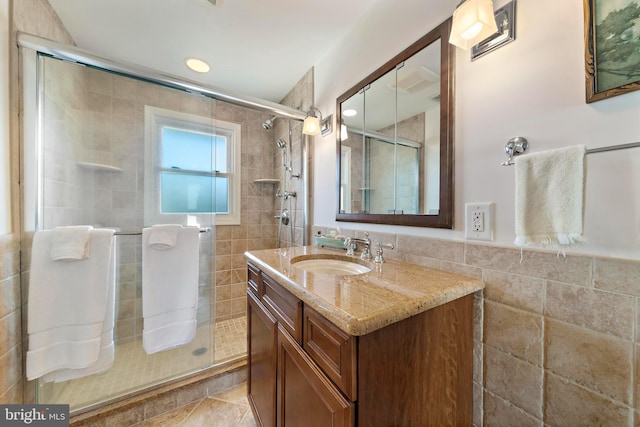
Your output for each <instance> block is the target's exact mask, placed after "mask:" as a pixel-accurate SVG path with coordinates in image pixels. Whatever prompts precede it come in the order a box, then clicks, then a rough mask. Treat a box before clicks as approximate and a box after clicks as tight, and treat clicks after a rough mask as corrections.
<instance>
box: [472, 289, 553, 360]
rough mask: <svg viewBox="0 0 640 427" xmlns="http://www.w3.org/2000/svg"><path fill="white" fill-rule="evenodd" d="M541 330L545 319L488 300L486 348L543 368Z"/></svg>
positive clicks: (486, 305) (485, 311) (485, 334)
mask: <svg viewBox="0 0 640 427" xmlns="http://www.w3.org/2000/svg"><path fill="white" fill-rule="evenodd" d="M542 330H543V326H542V316H539V315H536V314H533V313H529V312H526V311H522V310H516V309H513V308H511V307H508V306H506V305H502V304H498V303H494V302H491V301H489V300H485V305H484V342H485V344H487V345H490V346H492V347H494V348H497V349H499V350H501V351H503V352H505V353H509V354H513V355H514V356H516V357H519V358H521V359H524V360H526V361H528V362H530V363H533V364H534V365H538V366H542V344H543V343H542ZM485 347H486V346H485ZM485 368H486V364H485Z"/></svg>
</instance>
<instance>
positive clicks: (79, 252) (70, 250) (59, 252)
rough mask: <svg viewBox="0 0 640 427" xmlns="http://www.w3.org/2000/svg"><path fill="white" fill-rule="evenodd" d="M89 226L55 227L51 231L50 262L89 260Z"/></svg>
mask: <svg viewBox="0 0 640 427" xmlns="http://www.w3.org/2000/svg"><path fill="white" fill-rule="evenodd" d="M91 230H93V227H91V226H90V225H77V226H68V227H56V228H54V230H53V241H52V243H51V260H52V261H77V260H81V259H85V258H89V256H90V255H91V253H90V248H91V245H90V244H89V240H90V238H91Z"/></svg>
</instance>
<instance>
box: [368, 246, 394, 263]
mask: <svg viewBox="0 0 640 427" xmlns="http://www.w3.org/2000/svg"><path fill="white" fill-rule="evenodd" d="M382 248H387V249H395V246H393V243H381V242H376V257H375V258H374V259H373V262H375V263H376V264H382V263H383V262H384V257H383V256H382Z"/></svg>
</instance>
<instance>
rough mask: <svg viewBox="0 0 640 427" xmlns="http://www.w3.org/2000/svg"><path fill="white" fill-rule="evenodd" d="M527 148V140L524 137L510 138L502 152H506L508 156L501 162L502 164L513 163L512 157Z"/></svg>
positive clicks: (508, 164) (509, 164)
mask: <svg viewBox="0 0 640 427" xmlns="http://www.w3.org/2000/svg"><path fill="white" fill-rule="evenodd" d="M527 148H529V142H528V141H527V139H526V138H525V137H522V136H516V137H514V138H511V139H510V140H509V142H507V144H506V145H505V146H504V152H505V153H507V156H509V158H508V159H507V160H505V161H504V162H502V163H501V164H502V166H511V165H512V164H513V157H514V156H519V155H520V154H522V153H524V152H525V151H527Z"/></svg>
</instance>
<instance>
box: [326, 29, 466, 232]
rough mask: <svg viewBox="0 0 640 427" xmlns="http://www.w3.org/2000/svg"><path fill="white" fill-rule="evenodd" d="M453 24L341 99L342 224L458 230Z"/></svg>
mask: <svg viewBox="0 0 640 427" xmlns="http://www.w3.org/2000/svg"><path fill="white" fill-rule="evenodd" d="M450 31H451V20H450V19H449V20H447V21H445V22H443V23H442V24H440V25H439V26H438V27H437V28H435V29H434V30H433V31H431V32H429V33H428V34H426V35H425V36H424V37H422V38H421V39H420V40H418V41H416V42H415V43H413V44H412V45H411V46H409V47H408V48H406V49H405V50H404V51H402V52H401V53H400V54H398V55H396V56H395V57H394V58H393V59H391V60H390V61H388V62H387V63H386V64H384V65H383V66H382V67H380V68H379V69H378V70H376V71H374V72H373V73H372V74H370V75H369V76H368V77H366V78H365V79H363V80H362V81H360V82H359V83H358V84H356V85H355V86H354V87H352V88H351V89H349V90H348V91H347V92H345V93H344V94H343V95H341V96H340V97H339V98H338V99H337V105H336V111H337V113H338V114H337V132H336V135H337V144H336V145H337V153H336V159H337V162H338V167H337V194H338V212H337V214H336V219H337V220H338V221H352V222H369V223H377V224H394V225H410V226H420V227H435V228H453V165H454V163H453V142H454V139H453V134H454V114H453V112H454V103H453V100H454V94H453V86H454V82H453V75H454V47H453V46H451V45H450V44H449V43H448V40H449V32H450Z"/></svg>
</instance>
